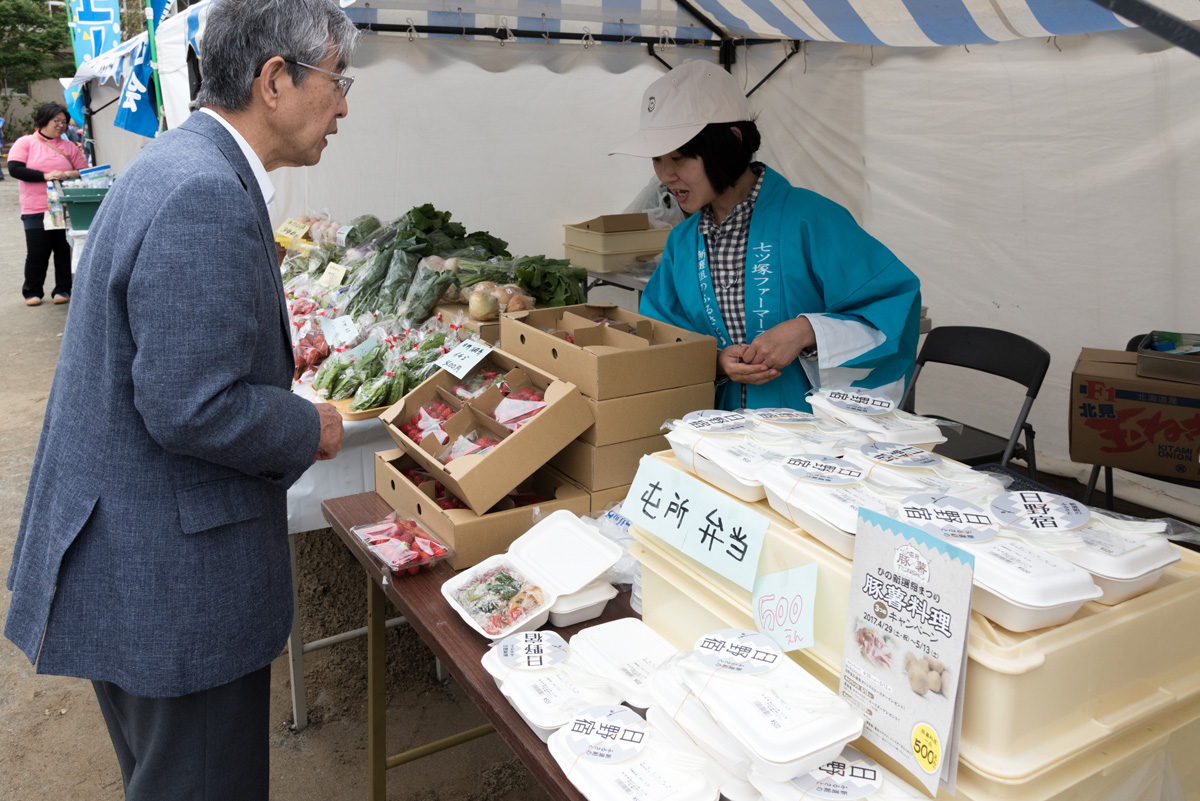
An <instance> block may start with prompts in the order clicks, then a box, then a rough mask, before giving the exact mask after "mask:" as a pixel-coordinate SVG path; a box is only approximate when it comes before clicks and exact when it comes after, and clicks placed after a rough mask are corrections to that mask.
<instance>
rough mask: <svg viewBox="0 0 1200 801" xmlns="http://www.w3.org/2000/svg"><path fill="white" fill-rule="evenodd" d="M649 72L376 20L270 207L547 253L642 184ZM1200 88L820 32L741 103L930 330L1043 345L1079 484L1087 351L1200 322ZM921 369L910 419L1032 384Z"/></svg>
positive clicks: (977, 404) (963, 413) (950, 411)
mask: <svg viewBox="0 0 1200 801" xmlns="http://www.w3.org/2000/svg"><path fill="white" fill-rule="evenodd" d="M784 53H785V51H784V49H783V45H782V44H781V45H774V44H771V45H759V46H755V47H751V48H748V49H747V48H739V49H738V58H739V61H738V63H737V64H736V65H735V68H734V74H735V76H737V77H738V78H739V79H740V80H742V81H743V84H744V85H745V86H746V87H747V89H749V88H750V87H753V86H755V85H756V84H757V83H758V82H759V81H760V80H761V78H762V77H763V76H764V75H765V74H766V73H767V72H768V71H769V70H771V69H772V68H774V67H775V66H776V65H777V64H778V63H779V61H780V60H781V58H782V57H783V56H784ZM662 54H663V57H664V58H665V60H666V61H667V62H669V63H670V64H672V65H674V64H677V63H679V62H680V61H682V60H683V59H685V58H689V57H695V58H703V59H706V60H715V53H714V51H712V50H711V49H690V48H686V47H674V48H669V49H667V50H665V51H662ZM179 66H182V64H180V65H179ZM663 71H664V67H663V66H662V64H660V63H658V62H657V61H655V60H653V59H651V58H649V57H648V56H647V54H646V49H645V47H642V46H614V45H601V46H595V45H593V46H592V47H589V48H584V47H583V46H582V45H581V44H561V43H560V44H543V43H540V42H539V43H525V42H522V43H511V44H508V45H506V46H503V47H502V46H500V45H499V44H498V43H496V42H489V41H468V40H462V39H457V38H434V39H422V38H418V39H417V40H416V41H409V40H408V38H407V37H405V36H386V35H367V36H365V37H364V39H363V43H362V46H361V47H360V49H359V52H358V54H357V56H356V57H355V60H354V64H353V67H352V69H351V72H352V73H353V74H354V75H355V76H356V79H357V80H356V82H355V85H354V89H353V91H352V92H351V94H350V97H349V100H350V115H349V116H348V117H347V118H346V119H345V120H343V121H342V122H341V123H340V124H339V133H338V134H337V136H335V137H332V138H331V139H330V146H329V147H328V148H327V150H326V151H325V154H324V156H323V158H322V160H321V163H320V164H319V165H317V166H315V167H311V168H305V169H299V170H280V171H278V172H276V173H274V174H273V176H272V178H273V180H274V182H275V185H276V190H277V199H276V203H275V206H274V210H273V216H274V218H275V220H276V222H278V221H280V220H281V219H282V218H283V217H286V216H290V215H295V214H299V213H303V212H306V211H328V212H330V213H332V214H333V215H334V216H335V217H336V218H338V219H349V218H350V217H353V216H354V215H357V214H360V213H363V212H372V213H376V214H379V215H380V216H385V217H386V216H389V215H395V214H399V213H401V212H403V211H404V210H405V209H407V208H409V207H410V206H412V205H415V204H419V203H424V202H431V203H433V204H434V205H435V206H437V207H438V208H444V209H449V210H451V211H452V212H453V213H454V214H455V216H456V218H458V219H460V220H461V221H462V222H463V223H464V224H465V225H467V226H468V227H469V228H471V229H484V230H489V231H491V232H492V233H494V234H497V235H499V236H502V237H504V238H506V239H508V240H509V241H510V243H511V249H512V250H513V251H514V252H519V253H546V254H550V255H557V254H560V253H561V252H562V246H561V243H562V227H561V226H562V225H563V224H564V223H570V222H577V221H579V220H583V219H586V218H588V217H591V216H594V215H596V214H602V213H609V212H614V211H620V210H622V209H623V208H624V207H625V206H626V205H627V204H628V203H629V202H630V201H631V200H632V199H633V197H634V196H635V195H636V194H637V193H638V192H639V191H640V190H641V189H642V188H643V187H644V186H645V185H646V183H647V181H648V180H649V179H650V177H651V176H652V171H651V166H650V164H649V163H648V161H646V160H643V159H634V158H629V157H622V156H613V157H609V156H606V155H605V154H606V153H607V151H608V149H609V147H610V146H612V145H613V144H615V143H616V142H618V141H619V140H621V139H622V138H623V137H624V136H626V135H628V134H629V133H631V132H632V131H633V130H634V129H635V128H636V126H637V116H638V101H639V99H640V97H641V94H642V92H643V90H644V89H645V87H646V86H647V85H648V84H649V83H650V82H651V81H653V80H654V79H655V78H657V77H658V76H660V75H661V74H662V73H663ZM183 74H184V75H186V72H185V71H184V73H183ZM1198 81H1200V59H1197V58H1196V57H1195V56H1192V55H1191V54H1189V53H1186V52H1184V51H1182V50H1179V49H1177V48H1173V47H1170V46H1168V45H1166V44H1165V43H1164V42H1162V41H1161V40H1159V39H1158V38H1156V37H1154V36H1152V35H1150V34H1148V33H1146V32H1145V31H1142V30H1138V29H1134V30H1126V31H1116V32H1112V33H1103V34H1091V35H1078V36H1063V37H1057V38H1056V39H1028V40H1020V41H1012V42H1004V43H1001V44H994V45H980V46H976V45H972V46H970V47H969V48H963V47H957V48H953V47H941V48H883V47H874V48H872V47H868V46H860V45H847V44H825V43H813V42H810V43H808V44H806V45H805V48H804V51H803V52H802V53H801V54H799V55H796V56H795V57H793V58H792V59H791V60H790V61H788V62H787V63H786V64H785V65H784V66H783V67H782V68H781V69H780V70H779V71H778V72H777V73H776V74H775V75H773V76H772V77H771V78H770V79H769V80H768V81H767V82H766V83H765V84H764V85H763V86H762V87H761V88H760V89H759V90H758V91H757V92H755V94H754V96H753V97H752V101H753V103H754V107H755V109H756V110H757V112H758V114H759V117H758V120H759V124H760V127H761V129H762V131H763V135H764V146H763V149H762V151H761V153H760V157H761V158H762V159H763V160H764V161H766V162H767V163H769V164H771V165H772V166H774V167H775V168H777V169H778V170H779V171H780V172H782V173H783V174H784V175H785V176H786V177H787V178H788V179H789V180H791V181H792V182H793V183H794V184H797V185H800V186H805V187H807V188H810V189H813V190H815V191H817V192H820V193H821V194H824V195H826V196H828V197H830V198H832V199H834V200H836V201H837V202H839V203H842V204H843V205H845V206H846V207H847V208H848V209H849V210H850V211H851V213H853V214H854V216H855V217H856V218H857V219H858V220H859V221H860V222H861V223H862V224H863V225H864V227H865V228H866V229H867V230H868V231H870V232H871V233H872V234H874V235H875V236H876V237H877V238H879V239H880V240H881V241H883V242H884V243H885V244H887V245H888V246H889V247H891V248H892V250H893V251H895V252H896V254H897V255H898V256H899V257H900V258H901V259H902V260H903V261H905V263H907V264H908V265H909V266H910V267H912V269H913V270H914V271H915V272H916V273H917V274H918V275H919V276H920V278H921V280H922V284H923V295H924V303H925V304H926V305H927V306H929V309H930V312H929V313H930V316H931V317H932V318H933V321H934V324H935V325H954V324H967V325H985V326H990V327H996V328H1005V329H1008V330H1012V331H1014V332H1016V333H1019V334H1022V335H1024V336H1027V337H1029V338H1030V339H1033V340H1034V341H1037V342H1039V343H1040V344H1042V345H1043V346H1044V347H1046V348H1047V349H1048V350H1049V351H1050V352H1051V354H1052V357H1053V358H1052V363H1051V368H1050V373H1049V375H1048V376H1047V378H1046V381H1045V384H1044V385H1043V387H1042V391H1041V394H1040V396H1039V399H1038V402H1037V403H1036V404H1035V406H1034V409H1033V414H1032V417H1031V422H1032V423H1033V424H1034V426H1035V428H1036V429H1037V432H1038V438H1037V451H1038V456H1039V467H1040V468H1042V469H1046V470H1049V471H1051V472H1055V473H1060V474H1063V475H1072V476H1076V477H1083V476H1085V475H1086V471H1087V468H1086V467H1084V466H1080V465H1075V464H1072V463H1071V462H1070V461H1069V457H1068V438H1067V422H1068V411H1069V410H1068V403H1069V393H1068V385H1069V382H1070V374H1071V369H1072V367H1073V366H1074V363H1075V360H1076V357H1077V356H1078V353H1079V349H1080V347H1082V346H1093V347H1107V348H1116V349H1119V348H1122V347H1124V344H1125V342H1126V340H1127V339H1128V338H1129V337H1130V336H1132V335H1133V334H1135V333H1138V332H1142V331H1147V330H1150V329H1151V328H1165V329H1169V330H1186V331H1196V330H1200V321H1198V320H1197V319H1196V314H1195V312H1194V311H1193V308H1192V304H1191V303H1190V302H1189V301H1191V300H1192V299H1193V298H1195V297H1197V289H1198V288H1200V287H1198V286H1197V284H1198V283H1200V273H1198V272H1197V271H1196V270H1195V269H1188V267H1190V263H1191V260H1192V258H1193V254H1195V253H1197V252H1200V247H1198V245H1200V226H1198V225H1197V224H1196V220H1197V209H1198V206H1200V180H1197V178H1200V175H1198V174H1197V173H1198V172H1200V166H1198V165H1197V163H1196V161H1195V160H1194V159H1189V158H1188V155H1189V154H1191V153H1195V152H1198V150H1200V147H1198V146H1200V104H1197V103H1196V102H1195V101H1196V91H1195V88H1194V87H1195V86H1197V85H1198ZM177 83H179V82H177ZM182 84H183V85H186V81H183V82H182ZM94 85H95V84H94V83H93V86H94ZM93 105H99V103H96V102H94V103H93ZM99 129H100V130H101V131H103V133H102V135H101V147H102V150H101V154H102V158H103V159H104V160H106V161H112V162H113V163H114V164H117V165H120V164H123V163H124V162H123V161H122V159H121V158H120V157H119V156H117V155H115V154H112V150H111V149H110V148H109V142H110V141H111V140H112V139H113V138H114V137H116V138H117V139H119V140H120V139H131V140H136V141H138V142H140V141H142V140H140V139H139V138H138V137H135V136H132V135H130V134H126V133H124V132H121V131H116V130H114V129H112V128H111V127H105V126H104V125H103V123H101V125H100V126H99ZM117 150H119V151H120V152H121V155H124V154H125V151H126V150H129V149H128V148H125V147H124V145H121V146H120V147H118V148H117ZM133 152H136V146H135V147H134V148H133V149H132V150H130V151H129V155H132V153H133ZM921 383H922V393H921V396H920V398H919V399H918V408H919V409H921V410H929V411H933V412H936V413H940V414H944V415H947V416H951V417H958V418H960V419H967V420H970V421H972V422H975V423H977V424H981V425H984V426H985V427H988V428H990V429H992V430H995V431H1007V430H1008V429H1009V428H1010V427H1011V423H1012V419H1013V417H1014V416H1015V412H1016V410H1017V409H1018V408H1019V405H1020V401H1021V397H1022V395H1023V390H1021V389H1020V388H1018V387H1016V385H1013V384H1011V383H1009V382H1006V381H1003V380H1000V379H997V380H995V381H994V382H989V381H980V380H978V379H974V378H973V379H972V380H971V381H970V382H969V384H965V385H960V384H958V383H956V382H955V380H954V379H953V378H952V377H951V375H950V371H949V370H945V371H943V370H939V369H938V367H937V366H934V367H931V368H930V369H929V370H928V371H927V374H926V375H924V376H923V378H922V382H921ZM1117 483H1118V491H1119V492H1120V494H1123V495H1126V496H1128V497H1131V498H1132V499H1134V500H1138V501H1140V502H1143V503H1147V504H1148V505H1151V506H1154V507H1155V508H1160V509H1165V510H1167V511H1170V512H1171V513H1173V514H1177V515H1179V516H1182V517H1188V518H1191V519H1198V518H1200V492H1195V491H1189V490H1185V489H1183V488H1176V487H1167V489H1166V493H1167V494H1166V495H1158V494H1155V495H1154V496H1153V497H1150V498H1147V497H1146V496H1145V495H1141V496H1139V495H1137V494H1136V492H1131V489H1133V488H1135V484H1136V483H1137V479H1136V478H1135V477H1127V476H1123V475H1122V476H1121V478H1120V479H1119V480H1118V482H1117ZM1154 486H1157V487H1162V486H1164V485H1162V484H1161V483H1157V484H1155V485H1154Z"/></svg>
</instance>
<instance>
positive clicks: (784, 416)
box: [754, 409, 821, 425]
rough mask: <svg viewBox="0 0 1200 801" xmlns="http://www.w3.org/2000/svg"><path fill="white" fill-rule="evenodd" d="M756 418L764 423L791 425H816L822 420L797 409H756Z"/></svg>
mask: <svg viewBox="0 0 1200 801" xmlns="http://www.w3.org/2000/svg"><path fill="white" fill-rule="evenodd" d="M754 416H755V417H757V418H758V419H759V420H761V421H763V422H764V423H786V424H789V425H795V424H803V423H816V422H818V421H819V420H820V419H821V418H819V417H817V416H816V415H815V414H809V413H808V412H801V411H798V410H796V409H755V410H754Z"/></svg>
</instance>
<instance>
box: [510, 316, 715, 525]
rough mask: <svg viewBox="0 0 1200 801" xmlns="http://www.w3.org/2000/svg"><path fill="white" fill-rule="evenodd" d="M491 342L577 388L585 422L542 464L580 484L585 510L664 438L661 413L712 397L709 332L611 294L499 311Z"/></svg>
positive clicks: (604, 500) (615, 497) (618, 488)
mask: <svg viewBox="0 0 1200 801" xmlns="http://www.w3.org/2000/svg"><path fill="white" fill-rule="evenodd" d="M500 346H501V349H502V350H504V351H505V352H506V353H510V354H513V355H514V356H516V357H519V358H520V359H522V360H524V361H526V362H528V363H530V364H532V365H535V366H536V367H538V368H540V369H541V370H543V371H544V372H546V373H548V374H550V375H553V376H555V377H557V378H559V379H560V380H562V381H566V382H570V383H571V384H573V385H574V386H575V387H577V388H578V389H579V392H580V393H581V394H582V396H583V401H584V403H585V405H586V406H587V408H588V411H589V413H590V414H589V419H590V420H591V421H592V422H591V424H590V425H589V426H588V427H587V428H586V430H584V431H582V432H581V433H580V434H579V435H578V438H577V439H575V440H573V441H572V442H570V444H568V445H567V446H566V447H565V448H563V449H562V450H561V451H560V452H559V453H558V454H557V455H555V456H554V457H553V458H552V459H551V460H550V465H551V467H554V468H555V469H557V470H558V471H560V472H561V473H563V474H565V475H566V476H567V477H568V478H570V479H572V480H574V481H575V482H576V483H578V484H579V485H580V486H581V487H583V488H584V489H585V490H587V491H588V493H589V494H590V495H591V498H592V510H593V512H595V511H599V510H601V509H603V508H604V507H605V506H607V505H608V504H609V503H612V502H613V501H619V500H621V499H623V498H624V497H625V493H626V491H627V490H628V488H629V484H630V483H631V482H632V481H633V476H634V474H635V473H636V472H637V466H638V462H639V461H640V460H641V457H642V456H644V455H645V454H648V453H653V452H655V451H659V450H662V449H664V448H666V447H667V443H666V439H665V438H664V437H663V436H662V433H661V429H662V424H663V422H664V421H666V420H668V419H670V418H674V417H682V416H683V415H685V414H687V413H688V412H691V411H695V410H696V409H708V408H711V407H712V404H713V379H714V378H715V375H716V359H717V342H716V340H715V339H713V338H712V337H709V336H704V335H701V334H696V333H693V332H691V331H686V330H684V329H682V328H677V327H675V326H671V325H667V324H665V323H661V322H658V321H657V320H651V319H650V318H648V317H643V316H642V315H640V314H635V313H633V312H629V311H625V310H623V309H620V308H618V307H616V306H613V305H610V304H591V305H581V306H567V307H564V308H559V309H538V310H534V311H528V312H518V313H516V314H506V315H504V316H503V317H502V318H501V320H500Z"/></svg>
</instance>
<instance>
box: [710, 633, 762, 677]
mask: <svg viewBox="0 0 1200 801" xmlns="http://www.w3.org/2000/svg"><path fill="white" fill-rule="evenodd" d="M692 650H693V651H694V652H695V656H696V659H698V660H699V661H700V664H702V665H704V666H705V667H707V668H708V669H709V670H713V671H718V670H719V671H721V672H722V673H723V674H724V675H730V674H737V675H742V676H756V675H758V674H760V673H766V672H768V671H771V670H774V669H775V668H776V667H778V666H779V664H780V660H781V659H783V652H782V651H780V650H779V646H778V645H776V644H775V641H774V640H772V639H771V638H770V637H768V636H766V635H765V634H759V633H758V632H757V631H749V630H747V629H721V630H719V631H714V632H711V633H709V634H706V635H704V636H703V637H701V638H700V639H698V640H696V645H695V647H694V648H693V649H692Z"/></svg>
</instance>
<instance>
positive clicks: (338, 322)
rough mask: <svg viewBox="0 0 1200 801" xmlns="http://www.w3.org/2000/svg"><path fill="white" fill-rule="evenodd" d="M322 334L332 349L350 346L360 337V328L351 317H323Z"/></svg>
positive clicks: (321, 319)
mask: <svg viewBox="0 0 1200 801" xmlns="http://www.w3.org/2000/svg"><path fill="white" fill-rule="evenodd" d="M319 319H320V321H321V333H323V334H325V341H326V342H328V343H329V347H331V348H341V347H344V346H346V345H349V344H350V343H351V342H353V341H354V340H355V339H356V338H357V337H358V327H357V326H355V325H354V321H353V320H351V319H350V318H349V317H333V318H329V317H321V318H319Z"/></svg>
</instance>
